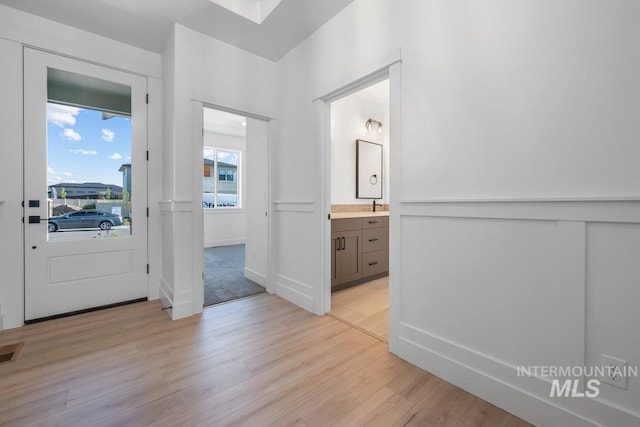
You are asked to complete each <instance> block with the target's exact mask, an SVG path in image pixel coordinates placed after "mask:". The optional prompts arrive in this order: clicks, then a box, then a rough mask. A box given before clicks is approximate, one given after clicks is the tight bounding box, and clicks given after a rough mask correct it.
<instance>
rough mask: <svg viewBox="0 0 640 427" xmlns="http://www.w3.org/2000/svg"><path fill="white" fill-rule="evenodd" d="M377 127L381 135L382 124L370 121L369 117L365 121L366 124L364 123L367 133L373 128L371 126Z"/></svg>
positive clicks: (373, 120)
mask: <svg viewBox="0 0 640 427" xmlns="http://www.w3.org/2000/svg"><path fill="white" fill-rule="evenodd" d="M374 124H375V125H378V133H382V122H381V121H378V120H375V119H372V118H371V117H369V118H368V119H367V121H366V122H364V125H365V127H366V128H367V130H368V131H370V130H371V128H372V127H373V125H374Z"/></svg>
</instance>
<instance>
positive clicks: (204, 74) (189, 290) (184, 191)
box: [160, 24, 276, 319]
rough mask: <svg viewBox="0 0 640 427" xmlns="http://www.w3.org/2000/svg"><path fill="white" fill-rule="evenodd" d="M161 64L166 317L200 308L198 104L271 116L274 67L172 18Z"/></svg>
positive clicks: (196, 311)
mask: <svg viewBox="0 0 640 427" xmlns="http://www.w3.org/2000/svg"><path fill="white" fill-rule="evenodd" d="M163 62H164V64H163V66H164V68H165V69H169V70H170V71H171V72H172V73H173V85H172V86H171V85H168V86H167V87H166V90H167V91H168V92H169V93H168V94H165V116H164V120H165V123H168V124H166V125H165V129H166V130H167V132H166V133H165V135H164V155H165V157H166V158H167V159H171V160H170V162H166V167H167V168H168V170H167V171H166V172H167V175H166V176H167V179H166V185H167V192H166V193H165V195H164V197H165V200H164V201H163V202H162V203H161V206H162V211H163V214H162V215H163V224H164V230H166V232H165V236H164V237H165V241H166V242H168V243H167V244H165V245H164V248H165V251H164V254H163V261H164V263H165V264H166V266H165V267H164V271H163V277H162V279H161V289H160V292H161V295H162V300H163V303H164V304H165V305H168V306H171V307H173V308H172V310H171V315H172V318H174V319H178V318H181V317H186V316H190V315H192V314H194V313H199V312H201V311H202V303H203V301H202V300H203V295H204V293H203V292H204V290H203V289H204V287H203V282H202V280H201V277H202V268H203V259H202V253H203V246H204V241H203V233H204V231H203V226H202V219H201V218H202V215H203V209H202V201H201V199H202V166H201V164H202V136H201V135H200V132H201V129H202V118H201V111H202V106H201V104H202V103H203V102H204V103H206V104H208V105H210V106H218V107H223V108H224V109H231V110H235V111H237V112H241V113H249V114H252V115H258V116H262V117H267V118H268V117H275V115H276V102H275V73H276V66H275V63H273V62H271V61H268V60H266V59H264V58H261V57H259V56H257V55H254V54H252V53H249V52H246V51H243V50H241V49H238V48H236V47H233V46H231V45H228V44H226V43H223V42H220V41H218V40H215V39H213V38H211V37H208V36H205V35H203V34H201V33H198V32H196V31H192V30H190V29H187V28H186V27H183V26H181V25H178V24H176V25H175V26H174V32H173V36H172V38H171V39H170V40H169V42H168V43H167V46H166V49H165V55H164V57H163ZM196 101H197V102H196ZM194 103H199V104H200V106H199V108H194V105H193V104H194ZM195 111H198V112H197V113H196V112H195ZM198 114H199V115H200V119H199V120H200V124H199V126H200V127H199V128H198V125H197V120H198V117H197V116H198Z"/></svg>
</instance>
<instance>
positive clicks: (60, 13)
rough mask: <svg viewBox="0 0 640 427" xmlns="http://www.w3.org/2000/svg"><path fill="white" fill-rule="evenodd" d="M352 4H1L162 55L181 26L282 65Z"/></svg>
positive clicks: (124, 0)
mask: <svg viewBox="0 0 640 427" xmlns="http://www.w3.org/2000/svg"><path fill="white" fill-rule="evenodd" d="M352 1H353V0H281V1H280V3H277V2H274V1H273V0H216V2H214V1H213V0H211V1H210V0H83V1H78V0H0V4H4V5H6V6H9V7H12V8H15V9H19V10H22V11H25V12H28V13H31V14H34V15H38V16H41V17H43V18H47V19H50V20H53V21H57V22H60V23H63V24H66V25H70V26H72V27H76V28H80V29H82V30H85V31H89V32H92V33H95V34H99V35H102V36H105V37H108V38H111V39H114V40H118V41H121V42H124V43H127V44H130V45H133V46H137V47H140V48H143V49H146V50H150V51H153V52H158V53H161V52H162V50H163V48H164V45H165V43H166V41H167V38H168V37H169V34H170V32H171V29H172V27H173V23H174V22H177V23H179V24H182V25H184V26H186V27H189V28H191V29H193V30H195V31H199V32H201V33H204V34H207V35H209V36H211V37H214V38H216V39H218V40H222V41H224V42H227V43H229V44H232V45H234V46H237V47H239V48H241V49H244V50H247V51H249V52H253V53H255V54H257V55H260V56H262V57H264V58H267V59H270V60H272V61H276V60H278V59H280V57H282V55H284V54H285V53H287V52H288V51H289V50H291V49H292V48H293V47H295V46H296V45H297V44H298V43H300V42H301V41H302V40H304V39H305V38H307V37H308V36H309V35H311V34H312V33H313V32H315V31H316V30H317V29H318V28H320V27H321V26H322V25H324V24H325V23H326V22H327V21H329V20H330V19H331V18H332V17H333V16H335V15H336V14H337V13H338V12H340V11H341V10H342V9H344V8H345V7H346V6H347V5H348V4H349V3H351V2H352ZM251 2H258V3H260V5H259V6H257V7H260V6H261V7H262V12H256V13H261V14H260V15H259V18H258V19H255V20H254V18H255V17H253V16H252V15H251V13H245V15H247V16H249V18H247V17H244V16H242V15H240V14H239V13H242V12H243V11H244V10H247V7H244V6H245V5H246V4H248V3H251ZM222 5H226V6H227V7H231V9H234V10H236V12H238V13H236V12H233V11H232V10H231V9H228V8H227V7H225V6H222ZM234 5H235V6H237V7H234ZM274 5H275V6H274ZM240 6H243V7H240ZM269 11H270V13H268V12H269ZM267 13H268V14H267ZM260 20H262V22H261V23H258V22H256V21H260Z"/></svg>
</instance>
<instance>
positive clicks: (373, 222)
mask: <svg viewBox="0 0 640 427" xmlns="http://www.w3.org/2000/svg"><path fill="white" fill-rule="evenodd" d="M377 223H378V221H369V224H377Z"/></svg>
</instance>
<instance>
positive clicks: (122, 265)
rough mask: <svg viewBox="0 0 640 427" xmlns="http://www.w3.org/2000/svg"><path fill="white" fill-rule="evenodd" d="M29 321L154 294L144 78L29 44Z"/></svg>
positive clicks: (26, 60)
mask: <svg viewBox="0 0 640 427" xmlns="http://www.w3.org/2000/svg"><path fill="white" fill-rule="evenodd" d="M24 112H25V114H24V144H25V147H24V151H25V155H24V206H25V207H24V212H25V226H24V227H25V228H24V229H25V239H24V242H25V248H24V251H25V321H30V320H35V319H42V318H46V317H49V316H55V315H60V314H65V313H72V312H76V311H81V310H85V309H90V308H96V307H102V306H106V305H110V304H115V303H119V302H124V301H129V300H135V299H140V298H145V297H146V296H147V292H148V291H147V267H146V266H147V193H146V191H147V178H146V176H147V165H146V150H147V113H146V79H145V78H144V77H141V76H136V75H133V74H129V73H126V72H122V71H117V70H113V69H110V68H105V67H101V66H98V65H94V64H89V63H85V62H82V61H77V60H73V59H69V58H65V57H61V56H57V55H53V54H49V53H45V52H41V51H37V50H34V49H29V48H25V50H24Z"/></svg>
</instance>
